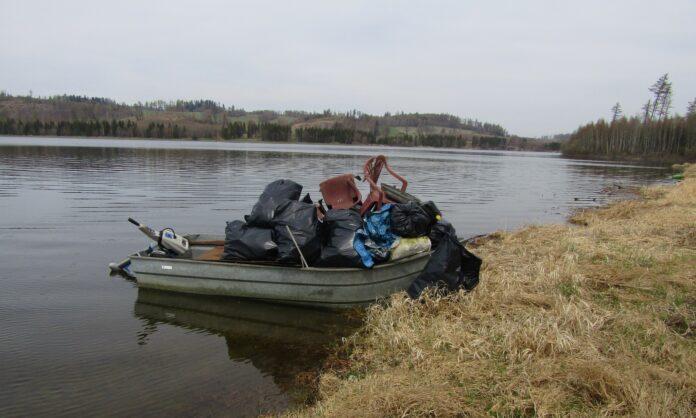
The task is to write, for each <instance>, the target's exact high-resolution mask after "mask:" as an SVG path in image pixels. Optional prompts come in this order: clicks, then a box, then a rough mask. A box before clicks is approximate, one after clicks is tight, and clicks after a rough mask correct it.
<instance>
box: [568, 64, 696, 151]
mask: <svg viewBox="0 0 696 418" xmlns="http://www.w3.org/2000/svg"><path fill="white" fill-rule="evenodd" d="M648 90H649V91H650V92H651V93H652V97H651V98H650V99H648V101H647V102H646V103H645V105H644V106H643V108H642V112H641V114H640V115H634V116H631V117H629V118H627V117H625V116H624V115H623V112H622V109H621V104H620V103H616V104H615V105H614V106H613V107H612V108H611V120H609V121H606V120H604V119H600V120H599V121H597V122H592V123H588V124H587V125H583V126H581V127H580V128H578V130H577V131H576V132H574V133H573V134H572V135H571V137H570V138H569V140H568V141H567V142H565V143H564V144H563V147H562V152H563V154H564V155H568V156H588V157H601V158H609V159H621V158H631V157H633V158H641V159H646V160H675V159H676V160H696V99H694V100H693V101H691V102H690V103H689V105H688V107H687V109H686V115H685V116H680V115H678V114H672V113H670V111H671V109H672V83H671V82H670V81H669V75H668V74H664V75H663V76H662V77H660V78H659V79H658V80H657V81H656V82H655V83H654V84H653V85H652V86H651V87H650V88H649V89H648Z"/></svg>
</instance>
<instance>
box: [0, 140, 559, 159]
mask: <svg viewBox="0 0 696 418" xmlns="http://www.w3.org/2000/svg"><path fill="white" fill-rule="evenodd" d="M0 138H57V139H62V138H65V139H91V140H118V141H129V140H136V141H172V142H210V143H221V144H271V145H326V146H347V147H351V146H357V147H374V148H379V147H388V148H405V149H436V150H437V149H442V150H464V151H490V152H499V151H509V152H533V153H551V154H559V155H560V151H549V150H535V149H500V148H468V147H461V148H448V147H434V146H426V145H414V146H408V145H403V144H396V145H390V144H343V143H340V142H297V141H264V140H261V139H255V138H252V139H249V138H239V139H222V138H196V139H193V138H146V137H122V136H51V135H0Z"/></svg>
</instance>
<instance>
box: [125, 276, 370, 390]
mask: <svg viewBox="0 0 696 418" xmlns="http://www.w3.org/2000/svg"><path fill="white" fill-rule="evenodd" d="M134 314H135V316H136V317H137V318H139V319H140V320H141V321H142V326H143V328H142V331H141V332H140V333H139V334H138V337H137V338H138V343H139V344H143V345H145V344H147V343H148V340H149V338H151V337H152V335H153V334H154V333H156V332H157V330H158V327H159V326H161V325H162V324H167V325H173V326H176V327H181V328H184V329H187V330H191V331H195V332H203V333H207V334H214V335H218V336H221V337H223V338H224V339H225V342H226V344H227V354H228V356H229V358H230V360H233V361H243V362H249V363H251V364H252V365H253V366H254V367H255V368H256V369H257V370H259V371H261V372H262V373H264V374H266V375H269V376H272V377H273V380H274V382H275V384H276V385H277V386H278V387H280V388H282V389H283V390H284V391H287V392H292V391H295V392H297V389H298V376H306V375H307V374H311V373H315V372H317V371H318V370H319V367H320V366H321V365H322V363H323V360H324V358H325V357H326V355H327V354H328V351H329V350H330V348H331V347H333V346H334V345H335V344H336V343H338V342H339V341H340V340H341V338H343V337H347V336H348V335H350V334H351V333H352V332H353V331H354V330H355V329H356V328H357V327H358V326H359V325H360V315H361V311H357V310H356V311H352V312H342V313H338V312H331V311H320V310H311V309H305V308H300V307H293V306H284V305H274V304H268V303H262V302H254V301H247V300H239V299H233V298H228V297H215V296H203V295H188V294H182V293H174V292H164V291H158V290H151V289H138V299H137V301H136V302H135V308H134ZM299 383H300V386H301V383H302V382H301V379H300V382H299ZM306 389H311V388H306ZM303 395H307V394H306V393H305V394H303Z"/></svg>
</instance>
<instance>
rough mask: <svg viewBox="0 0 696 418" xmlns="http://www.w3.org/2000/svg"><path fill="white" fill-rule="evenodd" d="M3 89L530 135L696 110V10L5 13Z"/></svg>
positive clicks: (521, 7)
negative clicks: (665, 104)
mask: <svg viewBox="0 0 696 418" xmlns="http://www.w3.org/2000/svg"><path fill="white" fill-rule="evenodd" d="M2 12H3V13H2V17H1V18H0V56H1V57H2V61H1V62H0V64H1V65H0V88H2V89H6V90H8V91H10V92H12V93H26V92H28V91H29V90H30V89H31V90H33V91H34V92H35V93H36V94H41V95H48V94H61V93H76V94H85V95H90V96H106V97H111V98H114V99H116V100H118V101H126V102H134V101H138V100H143V101H144V100H152V99H160V98H161V99H165V100H167V99H175V98H211V99H214V100H218V101H221V102H223V103H226V104H228V105H232V104H234V105H235V106H238V107H244V108H246V109H259V108H266V109H276V110H284V109H303V110H323V109H326V108H331V109H334V110H339V111H343V110H349V109H353V108H357V109H360V110H363V111H366V112H369V113H377V114H381V113H383V112H385V111H391V112H394V111H400V110H403V111H406V112H448V113H453V114H456V115H459V116H463V117H473V118H479V119H481V120H485V121H490V122H497V123H500V124H502V125H503V126H505V127H506V128H507V129H508V130H509V131H511V132H513V133H517V134H520V135H532V136H534V135H543V134H549V133H557V132H568V131H571V130H573V129H575V128H576V127H577V126H578V125H579V124H581V123H584V122H586V121H589V120H594V119H596V118H598V117H602V116H604V117H606V116H607V115H608V114H609V109H610V108H611V106H612V105H613V104H614V103H615V102H616V101H619V102H621V103H622V105H623V107H624V110H625V113H627V114H629V115H630V114H633V113H637V112H638V111H639V109H640V106H641V105H642V103H644V102H645V101H646V100H647V99H648V98H649V92H648V90H647V88H648V87H649V86H650V84H652V83H653V82H654V81H655V80H656V79H657V77H659V76H660V75H661V74H663V73H665V72H669V73H670V77H671V79H672V81H673V83H674V90H675V97H674V106H675V110H676V111H678V112H680V113H683V112H684V109H685V107H686V103H687V102H688V101H689V100H692V99H693V98H694V97H696V78H694V77H693V75H694V74H696V25H693V23H692V22H693V20H694V18H696V3H694V2H693V1H692V0H683V1H681V0H674V1H664V2H661V3H655V2H645V1H628V0H619V1H611V2H605V1H594V0H593V1H585V2H580V3H578V2H576V3H572V4H570V3H567V2H558V1H533V2H520V1H491V2H470V1H428V2H426V1H415V2H396V1H382V2H375V1H372V2H367V1H354V2H327V1H296V2H282V1H277V2H274V1H257V2H236V1H197V2H178V1H161V0H156V1H155V0H153V1H147V2H142V1H132V0H127V1H119V2H106V1H101V2H99V1H61V2H54V1H38V0H24V1H21V2H19V1H14V2H9V1H7V0H4V1H3V5H2Z"/></svg>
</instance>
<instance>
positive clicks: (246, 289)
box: [130, 253, 429, 309]
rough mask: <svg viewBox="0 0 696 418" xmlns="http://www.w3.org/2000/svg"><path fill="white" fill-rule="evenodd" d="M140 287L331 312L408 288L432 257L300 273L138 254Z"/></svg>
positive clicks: (133, 263) (135, 267) (135, 269)
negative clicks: (310, 307)
mask: <svg viewBox="0 0 696 418" xmlns="http://www.w3.org/2000/svg"><path fill="white" fill-rule="evenodd" d="M130 258H131V270H132V271H133V272H134V274H135V276H136V280H137V282H138V286H139V287H142V288H146V289H158V290H166V291H174V292H185V293H193V294H202V295H222V296H233V297H239V298H250V299H259V300H265V301H272V302H277V303H288V304H297V305H306V306H314V307H321V308H328V309H341V308H350V307H354V306H360V305H366V304H369V303H372V302H375V301H376V300H378V299H380V298H385V297H387V296H389V295H390V294H392V293H394V292H398V291H401V290H404V289H406V288H407V287H408V286H409V285H410V284H411V283H412V282H413V280H414V279H415V278H416V277H417V276H418V274H420V272H421V271H422V270H423V268H424V267H425V264H426V263H427V261H428V259H429V253H421V254H416V255H414V256H411V257H408V258H404V259H402V260H398V261H396V262H393V263H387V264H382V265H378V266H375V267H374V268H372V269H359V268H314V267H308V268H300V267H284V266H269V265H254V264H242V263H230V262H209V261H197V260H192V259H177V258H156V257H147V256H141V255H133V256H131V257H130Z"/></svg>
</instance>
